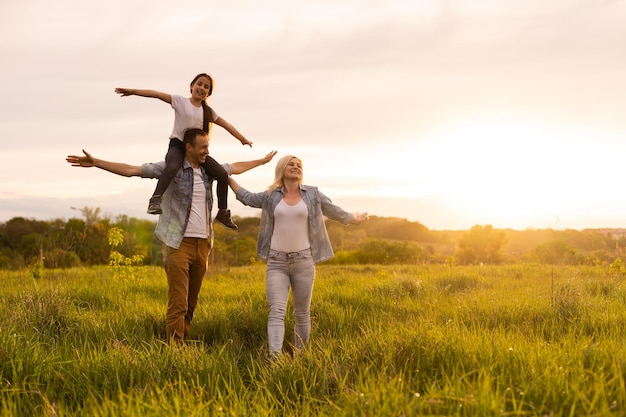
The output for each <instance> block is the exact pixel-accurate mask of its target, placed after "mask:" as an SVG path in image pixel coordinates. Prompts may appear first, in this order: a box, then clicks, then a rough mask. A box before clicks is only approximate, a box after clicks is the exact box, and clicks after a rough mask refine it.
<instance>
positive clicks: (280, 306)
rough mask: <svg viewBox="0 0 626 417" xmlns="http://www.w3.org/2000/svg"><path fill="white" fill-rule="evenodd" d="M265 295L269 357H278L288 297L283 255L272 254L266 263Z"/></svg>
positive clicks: (287, 277) (283, 337)
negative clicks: (267, 309) (267, 307)
mask: <svg viewBox="0 0 626 417" xmlns="http://www.w3.org/2000/svg"><path fill="white" fill-rule="evenodd" d="M265 293H266V296H267V303H268V305H269V315H268V319H267V339H268V343H269V349H270V355H272V356H280V355H281V353H282V349H283V341H284V339H285V313H286V309H287V299H288V297H289V266H288V264H287V256H286V255H285V254H280V255H276V254H272V253H270V257H269V259H268V261H267V270H266V273H265Z"/></svg>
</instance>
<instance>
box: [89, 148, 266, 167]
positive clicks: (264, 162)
mask: <svg viewBox="0 0 626 417" xmlns="http://www.w3.org/2000/svg"><path fill="white" fill-rule="evenodd" d="M83 152H84V151H83ZM276 153H277V151H272V152H270V153H268V154H267V155H265V157H264V158H263V159H262V161H263V162H262V164H263V165H265V164H267V163H268V162H269V161H271V160H272V158H274V156H275V155H276Z"/></svg>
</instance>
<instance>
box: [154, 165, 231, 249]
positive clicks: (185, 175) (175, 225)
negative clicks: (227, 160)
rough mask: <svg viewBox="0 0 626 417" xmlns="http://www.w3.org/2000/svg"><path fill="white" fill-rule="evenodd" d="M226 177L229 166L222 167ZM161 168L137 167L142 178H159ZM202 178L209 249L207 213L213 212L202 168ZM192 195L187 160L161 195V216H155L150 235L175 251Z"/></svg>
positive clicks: (208, 181) (208, 183)
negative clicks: (152, 233)
mask: <svg viewBox="0 0 626 417" xmlns="http://www.w3.org/2000/svg"><path fill="white" fill-rule="evenodd" d="M222 166H223V167H224V169H225V170H226V172H227V173H228V175H230V174H231V173H232V167H231V166H230V164H223V165H222ZM164 169H165V161H161V162H156V163H147V164H143V165H142V166H141V171H142V172H141V177H142V178H159V176H160V175H161V174H162V173H163V170H164ZM200 169H201V170H202V178H203V180H204V188H205V189H206V210H207V214H206V218H207V238H208V239H209V243H210V244H211V247H213V227H212V221H211V210H212V209H213V191H212V190H213V187H212V185H213V178H211V177H209V176H208V175H207V174H206V172H205V171H204V168H202V167H201V168H200ZM192 194H193V169H192V167H191V165H190V164H189V162H188V161H187V159H185V160H184V162H183V167H182V168H181V169H180V171H178V173H177V174H176V176H175V177H174V178H173V179H172V182H171V183H170V185H169V187H167V190H165V192H164V193H163V198H162V200H161V209H162V210H163V213H162V214H161V215H159V222H158V223H157V226H156V229H155V231H154V234H155V235H156V237H157V238H158V239H159V240H160V241H161V242H163V243H164V244H166V245H167V246H169V247H171V248H174V249H178V248H179V247H180V243H181V242H182V241H183V236H184V235H185V229H186V228H187V222H188V221H189V214H190V213H191V198H192Z"/></svg>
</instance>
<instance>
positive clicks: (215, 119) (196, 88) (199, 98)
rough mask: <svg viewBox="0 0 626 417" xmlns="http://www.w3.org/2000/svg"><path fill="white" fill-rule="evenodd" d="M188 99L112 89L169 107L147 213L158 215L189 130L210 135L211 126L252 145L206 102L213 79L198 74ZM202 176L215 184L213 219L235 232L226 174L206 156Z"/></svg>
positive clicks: (183, 151) (127, 89)
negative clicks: (165, 144) (166, 139)
mask: <svg viewBox="0 0 626 417" xmlns="http://www.w3.org/2000/svg"><path fill="white" fill-rule="evenodd" d="M189 89H190V92H191V97H189V98H186V97H183V96H179V95H174V94H167V93H162V92H160V91H155V90H138V89H134V88H116V89H115V92H116V93H117V94H120V95H121V96H122V97H126V96H140V97H150V98H158V99H159V100H161V101H164V102H166V103H168V104H170V105H171V106H172V108H173V109H174V128H173V129H172V133H171V134H170V144H169V148H168V151H167V154H166V155H165V162H166V167H165V171H164V172H163V174H162V175H161V177H160V178H159V181H158V183H157V186H156V189H155V190H154V194H153V195H152V197H151V198H150V204H149V205H148V213H149V214H161V196H162V195H163V192H165V190H166V189H167V187H168V185H169V184H170V182H171V181H172V178H174V176H175V175H176V172H178V170H179V169H180V168H181V167H182V165H183V160H184V158H185V147H184V146H183V141H182V138H183V136H184V132H185V130H186V129H189V128H202V129H203V130H204V131H205V132H207V134H208V133H209V132H210V128H211V123H215V124H217V125H218V126H221V127H223V128H224V129H226V130H227V131H228V133H230V134H231V135H233V136H234V137H235V138H237V139H238V140H239V141H240V142H241V144H242V145H248V146H250V147H252V142H250V141H249V140H248V139H246V138H245V137H244V136H243V135H242V134H241V133H239V131H238V130H237V129H235V127H234V126H233V125H231V124H230V123H228V122H227V121H226V120H224V119H223V118H221V117H220V116H218V115H217V113H215V111H214V110H213V109H212V108H210V107H209V106H208V104H207V103H206V100H207V98H208V97H209V96H210V95H211V93H212V92H213V78H211V76H210V75H208V74H204V73H202V74H198V75H196V76H195V78H194V79H193V80H192V81H191V84H190V85H189ZM203 166H204V169H205V171H206V173H207V174H208V175H209V176H211V177H212V178H214V179H215V180H216V181H217V206H218V209H219V210H218V212H217V216H215V220H217V221H218V222H220V223H222V224H223V225H224V226H226V227H228V228H229V229H235V230H236V229H237V225H236V224H234V223H233V222H232V220H231V217H230V210H228V174H227V173H226V171H225V170H224V168H222V166H221V165H220V164H219V163H218V162H217V161H216V160H215V159H213V158H211V157H210V156H207V158H206V162H205V163H204V165H203Z"/></svg>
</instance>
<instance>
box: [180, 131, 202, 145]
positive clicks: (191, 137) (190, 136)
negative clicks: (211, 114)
mask: <svg viewBox="0 0 626 417" xmlns="http://www.w3.org/2000/svg"><path fill="white" fill-rule="evenodd" d="M198 135H202V136H206V135H207V134H206V132H205V131H204V130H202V129H196V128H193V129H186V130H185V135H184V136H183V145H186V144H190V145H191V146H193V145H195V144H196V136H198Z"/></svg>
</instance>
